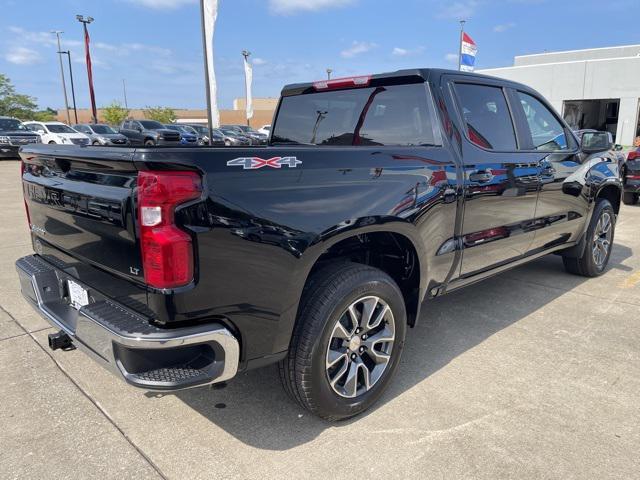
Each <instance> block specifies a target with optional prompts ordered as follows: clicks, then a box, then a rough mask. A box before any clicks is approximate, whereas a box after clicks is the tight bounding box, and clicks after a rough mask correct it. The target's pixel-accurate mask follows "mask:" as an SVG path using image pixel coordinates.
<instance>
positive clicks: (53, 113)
mask: <svg viewBox="0 0 640 480" xmlns="http://www.w3.org/2000/svg"><path fill="white" fill-rule="evenodd" d="M57 116H58V111H57V110H54V109H53V108H49V107H47V108H45V109H44V110H39V111H37V112H33V114H32V115H31V120H35V121H37V122H50V121H51V120H55V119H56V117H57Z"/></svg>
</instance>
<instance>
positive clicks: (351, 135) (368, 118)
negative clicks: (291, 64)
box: [271, 83, 435, 146]
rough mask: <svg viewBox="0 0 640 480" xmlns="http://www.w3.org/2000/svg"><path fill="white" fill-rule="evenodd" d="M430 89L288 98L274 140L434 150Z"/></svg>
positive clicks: (376, 89)
mask: <svg viewBox="0 0 640 480" xmlns="http://www.w3.org/2000/svg"><path fill="white" fill-rule="evenodd" d="M429 102H430V99H429V97H428V96H427V89H426V88H425V85H424V84H422V83H420V84H413V85H391V86H381V87H371V88H354V89H348V90H334V91H328V92H318V93H310V94H305V95H294V96H289V97H283V98H282V103H281V105H280V109H279V113H278V117H277V119H276V122H275V126H274V131H273V136H272V139H271V141H272V142H274V143H279V142H281V143H305V144H313V145H323V146H324V145H327V146H329V145H363V146H367V145H370V146H373V145H405V146H414V145H432V144H434V143H435V138H434V137H435V136H434V131H433V128H434V126H433V117H432V115H431V112H432V111H433V110H432V109H431V108H429V107H430V106H431V105H430V103H429Z"/></svg>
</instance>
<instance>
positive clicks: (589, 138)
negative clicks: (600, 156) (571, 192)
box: [582, 132, 613, 153]
mask: <svg viewBox="0 0 640 480" xmlns="http://www.w3.org/2000/svg"><path fill="white" fill-rule="evenodd" d="M611 147H613V136H612V135H611V134H610V133H609V132H588V133H585V134H583V135H582V151H583V152H584V153H598V152H606V151H608V150H611Z"/></svg>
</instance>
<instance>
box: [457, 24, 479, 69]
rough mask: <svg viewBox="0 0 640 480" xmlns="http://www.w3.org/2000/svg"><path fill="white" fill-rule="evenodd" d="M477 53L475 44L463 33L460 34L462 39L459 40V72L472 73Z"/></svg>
mask: <svg viewBox="0 0 640 480" xmlns="http://www.w3.org/2000/svg"><path fill="white" fill-rule="evenodd" d="M477 52H478V47H477V46H476V42H474V41H473V39H472V38H471V37H470V36H469V35H467V34H466V33H465V32H462V38H461V39H460V71H462V72H473V67H474V66H475V64H476V53H477Z"/></svg>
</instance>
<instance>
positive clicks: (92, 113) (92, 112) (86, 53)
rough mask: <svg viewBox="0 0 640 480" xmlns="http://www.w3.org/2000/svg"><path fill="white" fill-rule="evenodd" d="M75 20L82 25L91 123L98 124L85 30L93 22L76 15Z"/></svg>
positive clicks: (90, 18)
mask: <svg viewBox="0 0 640 480" xmlns="http://www.w3.org/2000/svg"><path fill="white" fill-rule="evenodd" d="M76 19H77V20H78V21H79V22H80V23H82V27H83V29H84V52H85V55H86V62H87V79H88V80H89V98H90V99H91V116H92V117H93V123H98V110H97V109H96V95H95V92H94V90H93V72H92V70H91V52H90V50H89V41H90V39H89V30H87V25H89V24H90V23H91V22H93V17H89V16H87V17H86V18H85V17H84V16H82V15H76Z"/></svg>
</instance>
